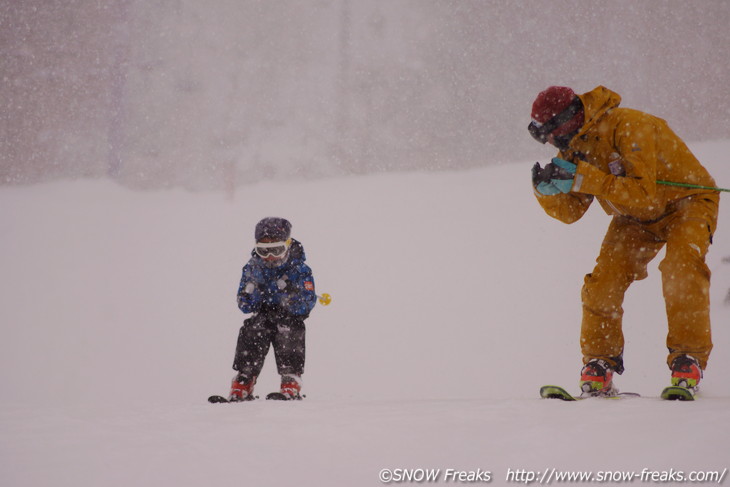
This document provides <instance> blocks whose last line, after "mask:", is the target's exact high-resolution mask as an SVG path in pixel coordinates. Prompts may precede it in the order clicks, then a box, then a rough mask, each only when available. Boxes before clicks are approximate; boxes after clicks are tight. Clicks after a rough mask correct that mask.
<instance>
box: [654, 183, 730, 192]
mask: <svg viewBox="0 0 730 487" xmlns="http://www.w3.org/2000/svg"><path fill="white" fill-rule="evenodd" d="M657 184H664V185H666V186H680V187H682V188H694V189H707V190H710V191H727V192H729V193H730V189H725V188H715V187H712V186H700V185H698V184H688V183H673V182H671V181H657Z"/></svg>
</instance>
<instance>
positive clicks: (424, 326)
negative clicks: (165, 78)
mask: <svg viewBox="0 0 730 487" xmlns="http://www.w3.org/2000/svg"><path fill="white" fill-rule="evenodd" d="M693 149H694V150H695V152H696V153H697V155H698V156H699V157H700V159H701V160H703V162H704V163H705V164H706V166H707V167H708V168H709V169H710V171H711V172H712V173H713V175H714V176H715V178H716V180H717V182H718V184H720V185H721V186H722V185H725V187H727V186H728V185H730V166H729V165H728V164H727V160H726V155H727V154H728V153H729V152H730V141H721V142H716V143H704V144H696V145H695V146H693ZM530 166H531V162H526V163H524V164H510V165H504V166H497V167H491V168H487V169H480V170H474V171H468V172H454V173H423V174H418V173H416V174H395V175H394V174H390V175H376V176H360V177H351V178H341V179H331V180H324V181H318V182H307V183H296V182H290V183H261V184H258V185H254V186H246V187H242V188H239V191H238V193H237V194H236V195H235V198H234V199H233V201H230V200H227V199H226V198H225V197H224V196H223V195H221V194H218V193H189V192H184V191H182V190H170V191H161V192H148V193H139V192H134V191H131V190H128V189H125V188H122V187H120V186H118V185H115V184H114V183H111V182H108V181H68V182H63V183H55V184H49V185H39V186H32V187H17V188H3V189H1V190H0V206H1V207H2V208H3V211H2V212H1V213H0V227H1V228H2V233H1V234H0V269H2V280H0V300H2V302H1V304H2V305H1V306H0V326H1V327H2V328H1V329H0V330H1V331H0V333H2V340H1V341H0V343H1V344H2V345H1V346H2V352H1V353H0V391H2V392H1V393H0V485H3V486H46V485H48V486H54V487H58V486H74V487H78V486H101V485H103V486H130V485H136V486H148V485H149V486H153V485H155V486H157V485H175V486H179V487H182V486H197V485H216V484H217V483H218V482H226V485H228V484H232V485H257V486H342V485H348V486H370V485H381V483H380V482H379V480H378V473H379V472H380V470H381V469H384V468H424V469H431V468H437V469H442V471H443V470H445V469H447V468H454V469H461V470H468V471H477V470H478V469H481V470H482V471H490V472H492V478H493V481H492V484H494V485H502V484H504V483H505V481H506V476H507V474H508V472H509V470H508V469H513V470H515V469H527V470H542V469H545V468H556V469H561V470H587V471H594V472H597V471H603V470H610V471H623V470H637V471H641V469H643V468H648V469H652V470H662V469H669V468H674V469H675V470H677V469H678V470H683V471H687V472H689V471H692V470H703V469H704V470H719V471H722V470H723V469H724V468H726V467H730V460H728V458H730V457H728V455H727V451H728V443H729V440H728V437H730V381H728V380H727V375H728V373H730V329H729V328H728V325H729V324H730V305H726V304H724V303H723V301H724V298H725V295H726V294H727V292H728V289H729V288H730V263H724V262H723V258H724V257H727V256H730V244H729V243H728V242H730V216H729V215H728V213H727V212H726V211H725V210H726V209H725V206H726V205H725V203H723V205H722V208H721V214H720V223H719V230H718V232H717V234H716V238H715V245H714V246H713V248H712V249H711V251H710V255H709V258H708V261H709V265H710V267H711V269H712V270H713V273H714V275H713V279H714V280H713V289H712V300H713V308H712V314H713V325H714V330H713V331H714V341H715V345H716V346H715V352H714V354H713V357H712V359H711V364H710V368H709V369H708V371H707V374H706V378H705V381H704V389H703V400H701V401H697V402H695V403H691V404H688V403H667V402H660V401H659V400H657V399H656V398H655V396H656V394H657V393H658V391H659V389H660V388H661V386H662V385H664V384H665V383H666V382H667V381H668V372H667V370H666V366H665V365H664V357H665V347H664V345H663V342H664V335H665V319H664V311H663V302H662V298H661V290H660V279H659V273H658V271H657V269H656V265H657V263H658V259H657V262H654V263H652V266H651V268H650V277H649V278H648V279H647V280H645V281H642V282H638V283H636V284H635V285H634V286H633V287H632V288H631V289H630V290H629V293H628V296H627V300H626V305H625V310H626V314H625V332H626V336H627V349H626V364H627V372H626V373H625V374H624V375H623V376H621V377H620V378H618V385H619V387H621V388H622V389H624V390H631V391H636V392H640V393H642V394H643V395H645V396H649V397H645V398H642V399H636V400H627V401H620V402H617V401H584V402H580V403H574V404H568V403H561V402H558V401H542V400H540V399H537V397H536V396H537V390H538V387H539V386H540V385H542V384H543V383H547V382H557V383H561V384H564V385H566V386H567V387H569V388H573V389H574V388H575V381H576V379H577V374H578V371H579V368H580V355H579V350H578V329H579V322H580V301H579V290H580V286H581V283H582V278H583V275H584V274H585V273H586V272H589V271H590V270H591V269H592V266H593V262H594V259H595V256H596V254H597V251H598V246H599V244H600V241H601V238H602V236H603V232H604V230H605V228H606V226H607V224H608V217H607V216H606V215H605V214H603V213H602V211H601V210H600V208H599V207H598V205H595V207H594V208H592V209H591V210H590V211H589V212H588V214H587V215H586V216H585V217H584V219H583V220H581V221H580V222H578V223H576V224H574V225H570V226H568V225H564V224H562V223H559V222H557V221H554V220H551V219H550V218H548V217H547V216H546V215H544V213H543V212H542V210H541V209H540V208H539V206H538V205H537V203H536V202H535V201H534V198H533V196H532V194H531V188H530V183H529V168H530ZM724 198H725V199H726V198H727V196H725V197H724ZM268 215H280V216H286V217H288V218H290V219H291V220H292V222H293V224H294V236H295V237H296V238H298V239H299V240H301V241H302V242H303V243H304V245H305V248H306V250H307V254H308V262H309V264H310V265H311V267H312V268H313V269H314V272H315V279H316V284H317V289H318V291H320V292H329V293H331V294H332V296H333V298H334V300H333V304H332V305H331V306H330V307H328V308H322V307H319V308H317V309H316V310H315V311H314V312H313V314H312V317H311V318H310V320H309V321H308V336H307V339H308V343H307V347H308V357H307V360H308V362H307V371H306V374H305V392H306V394H307V396H308V397H307V399H306V400H305V401H303V402H301V403H296V404H289V403H284V404H282V403H273V404H272V403H267V402H266V401H258V402H255V403H250V404H239V405H230V406H226V405H209V404H207V403H206V402H205V398H206V397H207V396H208V395H210V394H214V393H226V392H227V388H228V383H229V380H230V378H231V376H232V375H233V372H232V370H231V369H230V363H231V360H232V353H233V348H234V346H235V339H236V336H237V333H238V328H239V326H240V324H241V320H242V318H243V315H241V313H240V312H239V311H238V309H237V308H236V305H235V290H236V287H237V285H238V279H239V277H240V267H241V265H242V264H243V263H244V262H245V260H246V259H247V255H248V253H249V252H250V248H251V245H252V243H253V242H252V239H253V237H252V234H253V227H254V225H255V223H256V221H258V219H260V218H261V217H263V216H268ZM276 387H277V377H276V376H275V370H274V366H273V359H272V357H270V359H269V361H268V363H267V365H266V367H265V369H264V373H263V377H262V378H261V379H260V381H259V385H258V392H259V393H261V394H264V393H266V392H268V391H270V390H274V389H275V388H276ZM651 396H654V397H651ZM443 475H444V473H443V472H442V473H441V476H442V477H441V481H442V483H445V480H444V478H443ZM452 483H454V482H452Z"/></svg>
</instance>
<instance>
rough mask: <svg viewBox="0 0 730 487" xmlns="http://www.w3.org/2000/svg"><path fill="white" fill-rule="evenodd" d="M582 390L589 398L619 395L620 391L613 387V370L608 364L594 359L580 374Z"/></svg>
mask: <svg viewBox="0 0 730 487" xmlns="http://www.w3.org/2000/svg"><path fill="white" fill-rule="evenodd" d="M580 390H581V392H582V393H583V395H587V396H615V395H616V394H618V389H616V388H615V387H614V386H613V369H612V368H611V366H610V365H609V364H608V362H606V361H605V360H601V359H594V360H591V361H590V362H588V363H587V364H585V365H584V366H583V370H581V372H580Z"/></svg>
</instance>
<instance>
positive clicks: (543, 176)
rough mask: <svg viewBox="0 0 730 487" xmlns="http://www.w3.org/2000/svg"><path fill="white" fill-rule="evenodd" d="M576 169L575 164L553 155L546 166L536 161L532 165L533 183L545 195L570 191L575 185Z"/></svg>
mask: <svg viewBox="0 0 730 487" xmlns="http://www.w3.org/2000/svg"><path fill="white" fill-rule="evenodd" d="M576 169H577V166H576V165H575V164H573V163H572V162H569V161H566V160H564V159H560V158H559V157H553V159H552V161H550V162H549V163H548V164H546V165H545V167H544V168H542V167H540V163H539V162H536V163H535V165H534V166H532V185H533V186H534V187H535V189H536V190H537V192H538V193H540V194H543V195H545V196H552V195H555V194H560V193H569V192H570V188H572V187H573V178H574V177H575V170H576Z"/></svg>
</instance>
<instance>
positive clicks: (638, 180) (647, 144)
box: [535, 86, 719, 233]
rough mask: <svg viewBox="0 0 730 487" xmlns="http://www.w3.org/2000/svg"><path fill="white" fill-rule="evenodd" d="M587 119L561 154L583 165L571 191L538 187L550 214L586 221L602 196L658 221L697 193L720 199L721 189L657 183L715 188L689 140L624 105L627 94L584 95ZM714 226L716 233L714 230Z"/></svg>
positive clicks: (617, 209) (626, 211) (606, 202)
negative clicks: (548, 193)
mask: <svg viewBox="0 0 730 487" xmlns="http://www.w3.org/2000/svg"><path fill="white" fill-rule="evenodd" d="M579 97H580V99H581V101H582V102H583V106H584V113H585V122H584V124H583V126H582V127H581V129H580V131H579V132H578V134H577V135H576V136H575V137H573V139H572V140H571V141H570V147H569V149H568V150H566V151H561V152H559V153H558V157H560V158H561V159H565V160H567V161H571V162H573V163H574V164H577V170H576V175H575V180H574V183H573V186H572V188H571V191H570V192H569V193H561V194H557V195H552V196H545V195H542V194H540V193H538V192H537V191H535V196H536V197H537V199H538V201H539V203H540V205H541V206H542V207H543V209H544V210H545V212H546V213H548V214H549V215H550V216H552V217H554V218H557V219H558V220H560V221H562V222H565V223H573V222H574V221H576V220H578V219H580V218H581V217H582V216H583V214H584V213H585V212H586V210H587V209H588V207H589V206H590V204H591V203H592V201H593V198H594V197H596V198H597V199H598V202H599V203H600V204H601V206H602V207H603V209H604V210H605V211H606V213H608V214H609V215H622V216H627V217H630V218H632V219H635V220H637V221H639V222H646V223H649V222H653V221H657V220H659V219H661V218H662V217H664V216H666V215H668V214H669V213H672V212H673V211H674V207H675V204H676V203H677V202H678V201H679V200H682V199H684V198H687V197H689V196H692V195H695V194H703V195H706V196H703V197H706V198H708V199H710V200H712V201H715V202H719V192H716V191H711V190H704V189H689V188H684V187H676V186H666V185H662V184H657V183H656V181H657V180H660V181H671V182H676V183H689V184H695V185H701V186H712V187H714V186H715V181H714V180H713V179H712V177H711V176H710V174H709V173H708V172H707V170H706V169H705V168H704V167H703V166H702V165H701V164H700V162H699V161H698V160H697V158H696V157H695V156H694V155H693V154H692V153H691V152H690V150H689V149H688V148H687V146H686V145H685V143H684V142H683V141H682V139H680V138H679V137H678V136H677V135H676V134H675V133H674V132H673V131H672V129H670V128H669V126H668V125H667V123H666V122H665V121H664V120H662V119H660V118H657V117H654V116H652V115H649V114H647V113H643V112H640V111H638V110H632V109H628V108H619V104H620V103H621V97H620V96H619V95H618V94H617V93H614V92H613V91H611V90H609V89H608V88H605V87H603V86H599V87H597V88H595V89H593V90H592V91H589V92H588V93H585V94H583V95H579ZM714 231H715V229H714V228H713V229H712V230H711V232H713V233H714Z"/></svg>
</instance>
